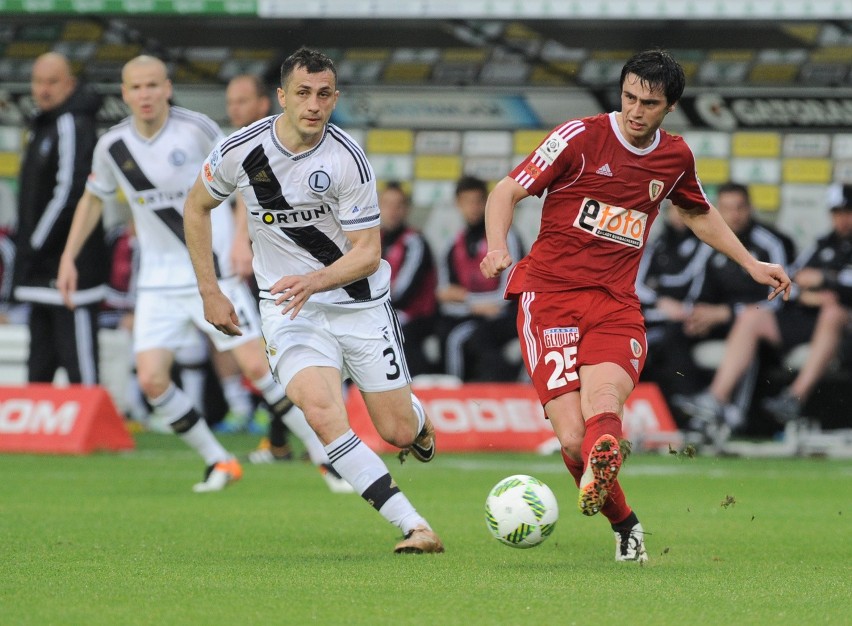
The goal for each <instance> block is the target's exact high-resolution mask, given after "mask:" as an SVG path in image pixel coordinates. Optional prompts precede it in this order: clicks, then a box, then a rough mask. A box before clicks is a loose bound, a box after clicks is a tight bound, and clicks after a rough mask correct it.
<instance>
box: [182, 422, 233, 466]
mask: <svg viewBox="0 0 852 626" xmlns="http://www.w3.org/2000/svg"><path fill="white" fill-rule="evenodd" d="M179 437H180V438H181V439H183V440H184V441H185V442H186V443H187V445H189V447H190V448H192V449H193V450H195V451H196V452H198V454H200V455H201V458H203V459H204V463H205V464H206V465H214V464H216V463H218V462H219V461H227V460H228V459H230V458H231V455H230V454H229V453H228V451H227V450H225V448H224V447H222V444H221V443H219V440H218V439H216V436H215V435H214V434H213V432H212V431H211V430H210V427H209V426H208V425H207V422H206V421H205V420H204V418H202V419H200V420H198V421H197V422H195V424H194V425H193V426H192V428H190V429H189V430H188V431H186V432H185V433H181V434H180V435H179Z"/></svg>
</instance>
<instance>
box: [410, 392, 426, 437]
mask: <svg viewBox="0 0 852 626" xmlns="http://www.w3.org/2000/svg"><path fill="white" fill-rule="evenodd" d="M411 406H412V407H413V408H414V414H415V415H416V416H417V430H416V431H415V432H414V436H415V437H416V436H417V435H419V434H420V431H421V430H423V426H424V425H425V424H426V409H424V408H423V404H422V403H421V402H420V398H418V397H417V396H415V395H414V394H413V393H412V394H411Z"/></svg>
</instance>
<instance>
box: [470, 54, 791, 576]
mask: <svg viewBox="0 0 852 626" xmlns="http://www.w3.org/2000/svg"><path fill="white" fill-rule="evenodd" d="M685 82H686V81H685V78H684V73H683V68H682V67H681V66H680V65H679V64H678V63H677V62H676V61H675V60H674V59H673V58H672V57H671V55H670V54H669V53H667V52H665V51H662V50H648V51H645V52H640V53H638V54H636V55H634V56H633V57H631V58H630V59H629V60H628V61H627V63H626V64H625V65H624V67H623V68H622V71H621V111H620V112H612V113H609V114H601V115H596V116H593V117H587V118H583V119H575V120H570V121H568V122H565V123H564V124H562V125H560V126H558V127H557V128H555V129H554V130H553V131H552V132H551V133H550V134H549V135H548V136H547V137H546V138H545V139H544V141H543V142H542V143H541V145H539V147H538V148H537V149H536V150H535V151H534V152H533V153H532V154H530V155H529V156H528V157H527V158H526V159H524V161H523V162H522V163H521V164H520V165H518V167H516V168H515V169H514V170H513V171H512V173H511V174H510V175H509V176H507V177H506V178H504V179H503V180H501V181H500V182H499V183H498V184H497V185H496V186H495V188H494V190H493V191H492V192H491V194H490V195H489V197H488V206H487V209H486V232H487V237H488V253H487V254H486V256H485V257H484V258H483V260H482V263H481V266H480V267H481V270H482V273H483V274H484V275H485V276H486V277H491V276H496V275H497V274H499V273H500V272H502V271H503V270H505V269H507V268H508V267H509V266H511V265H512V263H514V259H513V258H512V257H511V255H510V254H509V253H508V252H507V245H506V233H507V232H508V230H509V227H510V225H511V223H512V214H513V211H514V207H515V205H516V204H517V203H518V202H519V201H520V200H522V199H523V198H525V197H527V196H528V195H530V194H535V195H537V196H540V195H541V194H543V193H544V192H547V196H546V199H545V202H544V207H543V209H542V216H541V229H540V231H539V235H538V238H537V239H536V241H535V242H534V244H533V246H532V249H531V250H530V253H529V254H528V255H527V256H526V257H524V258H523V259H522V260H521V261H520V262H518V264H517V265H516V266H515V267H514V268H513V269H512V273H511V275H510V278H509V283H508V287H507V289H506V297H507V298H519V299H520V307H519V311H518V334H519V336H520V339H521V345H522V347H523V355H524V362H525V364H526V367H527V371H528V372H529V374H530V377H531V378H532V381H533V385H534V386H535V388H536V391H537V393H538V395H539V398H540V399H541V402H542V405H543V406H544V409H545V412H546V414H547V416H548V417H549V418H550V421H551V424H552V426H553V429H554V431H555V433H556V436H557V437H558V439H559V442H560V443H561V444H562V456H563V459H564V461H565V465H566V466H567V467H568V471H569V472H571V475H572V476H573V477H574V480H575V482H576V483H577V486H578V487H579V488H580V498H579V506H580V510H581V511H582V512H583V513H584V514H585V515H594V514H596V513H598V512H599V511H600V512H603V514H604V516H605V517H606V518H607V519H608V520H609V522H610V523H611V525H612V529H613V531H614V532H615V539H616V556H615V558H616V560H617V561H639V562H644V561H646V560H647V558H648V557H647V552H646V550H645V544H644V530H643V528H642V525H641V524H640V523H639V520H638V518H637V517H636V514H635V513H634V512H633V511H632V510H631V508H630V507H629V506H628V505H627V502H626V499H625V496H624V492H623V491H622V489H621V486H620V484H619V482H618V480H617V476H618V471H619V469H620V468H621V463H622V450H621V436H622V431H621V416H622V411H623V407H624V402H625V400H626V399H627V397H628V396H629V395H630V392H631V391H632V390H633V387H634V386H635V385H636V382H637V381H638V379H639V374H640V372H641V371H642V366H643V364H644V361H645V351H646V349H647V346H646V342H645V327H644V320H643V318H642V314H641V311H640V307H639V301H638V298H637V297H636V293H635V288H634V284H635V281H636V273H637V271H638V267H639V261H640V258H641V256H642V250H643V247H644V244H645V240H646V239H647V236H648V232H649V230H650V228H651V224H652V223H653V221H654V218H655V217H656V216H657V213H658V209H659V206H660V203H661V202H662V201H663V200H665V199H668V200H671V201H672V202H673V203H674V204H675V205H676V206H677V207H678V210H679V211H680V212H681V214H682V216H683V218H684V221H685V222H686V224H687V225H688V226H689V228H690V229H692V231H693V232H695V234H696V235H697V236H698V237H699V238H700V239H701V240H702V241H704V242H706V243H707V244H709V245H710V246H712V247H713V248H715V249H716V250H718V251H720V252H722V253H724V254H726V255H727V256H729V257H730V258H731V259H733V260H734V261H736V262H737V263H739V264H740V265H741V266H742V267H743V268H744V269H745V270H746V271H747V272H748V273H749V274H750V275H751V277H752V278H753V279H754V280H755V281H757V282H758V283H761V284H764V285H768V287H769V295H768V297H769V299H770V300H771V299H773V298H775V297H776V296H778V295H780V294H783V297H784V299H785V300H786V299H787V298H788V297H789V293H790V278H789V277H788V276H787V274H786V273H785V272H784V269H783V268H782V267H781V266H779V265H776V264H770V263H761V262H759V261H757V260H756V259H755V258H754V257H753V256H751V254H749V252H748V251H747V250H746V249H745V247H743V245H742V244H741V243H740V242H739V240H738V239H737V237H736V235H734V233H733V232H731V230H730V228H728V226H727V225H726V224H725V222H724V220H723V219H722V217H721V216H720V215H719V212H718V211H717V210H716V208H715V207H713V205H712V204H711V203H710V202H709V200H708V199H707V197H706V196H705V194H704V191H703V189H702V188H701V184H700V183H699V181H698V178H697V176H696V173H695V159H694V157H693V155H692V151H691V150H690V149H689V146H687V145H686V143H685V142H684V141H683V140H682V139H681V138H680V137H674V136H672V135H669V134H667V133H666V132H664V131H662V130H660V126H661V125H662V122H663V119H664V118H665V116H666V114H668V113H670V112H671V111H672V110H674V107H675V105H676V104H677V102H678V100H679V99H680V97H681V95H682V93H683V89H684V86H685Z"/></svg>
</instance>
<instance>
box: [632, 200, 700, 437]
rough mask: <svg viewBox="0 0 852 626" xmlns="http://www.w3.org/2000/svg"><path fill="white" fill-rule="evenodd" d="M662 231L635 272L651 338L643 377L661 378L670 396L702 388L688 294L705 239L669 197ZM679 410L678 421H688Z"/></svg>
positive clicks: (697, 274) (659, 381) (697, 273)
mask: <svg viewBox="0 0 852 626" xmlns="http://www.w3.org/2000/svg"><path fill="white" fill-rule="evenodd" d="M664 211H665V213H664V215H665V219H664V220H662V221H661V222H659V223H660V224H661V226H662V230H661V232H660V233H659V234H658V235H657V236H656V237H655V238H653V239H652V240H649V241H648V244H647V245H646V247H645V252H644V253H643V254H642V261H641V262H640V263H639V272H638V274H637V276H636V295H637V296H639V302H640V303H641V304H642V315H643V316H644V318H645V328H646V339H647V342H648V352H647V355H648V356H647V360H646V361H645V368H644V369H643V370H642V380H643V381H650V382H654V383H656V384H657V385H658V386H659V387H660V390H661V391H662V393H663V396H664V397H666V398H671V397H672V396H674V395H675V394H691V393H695V392H697V391H699V390H701V389H702V388H703V386H704V385H705V384H706V382H704V383H702V382H701V375H702V372H701V371H700V370H699V368H698V366H697V365H696V364H695V361H693V359H692V351H691V347H692V341H691V340H689V339H688V338H687V337H686V335H685V334H684V331H683V323H684V320H686V318H687V316H688V315H689V312H690V309H691V303H689V302H688V301H687V299H686V297H687V294H688V293H689V291H690V289H691V288H692V285H693V283H695V281H696V280H699V279H700V277H701V274H702V272H703V271H704V258H703V257H701V256H699V255H698V252H699V250H701V246H702V244H701V240H700V239H698V237H696V236H695V234H694V233H693V232H692V231H691V230H690V229H689V228H687V226H686V223H685V222H684V220H683V217H682V216H681V214H680V211H678V209H677V207H675V206H673V205H672V204H671V203H668V206H667V207H666V208H665V210H664ZM679 417H680V416H679V415H676V416H675V418H676V419H677V421H678V422H679V423H684V425H685V422H684V420H683V419H682V418H680V419H678V418H679Z"/></svg>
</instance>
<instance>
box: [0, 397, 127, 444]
mask: <svg viewBox="0 0 852 626" xmlns="http://www.w3.org/2000/svg"><path fill="white" fill-rule="evenodd" d="M133 447H134V443H133V438H132V437H131V436H130V434H129V433H128V432H127V429H126V428H125V426H124V419H123V418H122V417H121V416H120V415H119V414H118V411H117V410H116V408H115V405H114V404H113V402H112V398H111V397H110V395H109V393H107V391H106V390H105V389H104V388H103V387H88V386H83V385H69V386H67V387H54V386H53V385H49V384H31V385H27V386H25V387H0V452H39V453H51V454H89V453H91V452H93V451H95V450H132V449H133Z"/></svg>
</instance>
